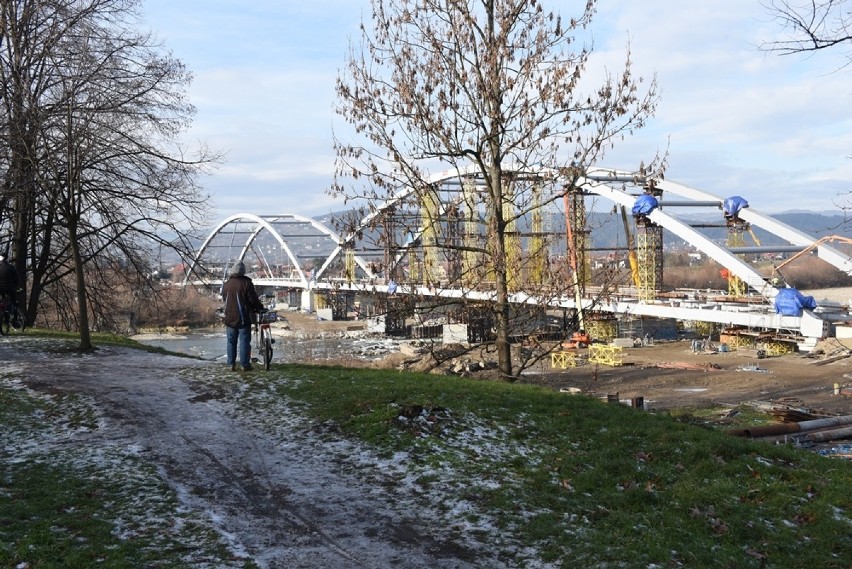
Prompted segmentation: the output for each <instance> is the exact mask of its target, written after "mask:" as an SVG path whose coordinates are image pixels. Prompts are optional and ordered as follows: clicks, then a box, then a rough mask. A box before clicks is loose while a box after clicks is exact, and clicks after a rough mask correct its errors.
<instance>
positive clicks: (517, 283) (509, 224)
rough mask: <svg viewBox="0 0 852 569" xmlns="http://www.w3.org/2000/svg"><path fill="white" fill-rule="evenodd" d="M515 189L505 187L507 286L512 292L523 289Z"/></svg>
mask: <svg viewBox="0 0 852 569" xmlns="http://www.w3.org/2000/svg"><path fill="white" fill-rule="evenodd" d="M514 199H515V188H514V184H513V183H512V182H506V183H505V184H504V185H503V211H502V213H503V221H504V223H505V224H506V229H505V237H506V239H505V247H506V286H507V287H508V289H509V290H510V291H517V290H519V289H520V288H521V283H522V282H523V279H522V278H521V236H520V235H519V234H518V223H517V220H516V219H515V218H516V216H517V214H516V213H515V201H514Z"/></svg>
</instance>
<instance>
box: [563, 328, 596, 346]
mask: <svg viewBox="0 0 852 569" xmlns="http://www.w3.org/2000/svg"><path fill="white" fill-rule="evenodd" d="M591 343H592V337H591V336H590V335H589V334H588V333H587V332H586V331H585V330H579V331H577V332H574V333H573V334H571V339H570V340H565V341H564V342H562V349H564V350H575V349H578V348H588V347H589V344H591Z"/></svg>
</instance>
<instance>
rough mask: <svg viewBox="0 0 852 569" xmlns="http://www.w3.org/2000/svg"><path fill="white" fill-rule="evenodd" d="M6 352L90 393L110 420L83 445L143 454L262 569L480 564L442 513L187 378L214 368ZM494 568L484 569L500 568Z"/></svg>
mask: <svg viewBox="0 0 852 569" xmlns="http://www.w3.org/2000/svg"><path fill="white" fill-rule="evenodd" d="M8 348H9V346H8V344H3V345H0V357H2V359H7V360H10V359H22V360H23V361H22V363H23V365H24V367H25V370H24V374H25V376H26V377H25V378H24V380H25V383H27V384H28V385H29V386H30V387H31V388H33V389H37V390H39V389H58V390H62V391H66V392H76V393H82V394H85V395H87V396H90V397H92V398H93V399H94V400H95V401H96V402H97V403H98V405H100V406H101V409H100V411H101V412H102V414H103V416H104V418H105V421H104V422H105V423H106V424H105V425H103V426H102V427H101V428H100V429H98V430H96V431H94V432H93V433H92V435H91V437H89V439H88V440H87V441H85V443H84V444H97V443H98V440H102V441H104V442H112V443H114V442H115V441H117V440H118V441H127V444H136V445H139V446H140V447H141V448H143V449H145V453H144V456H148V457H150V458H151V459H152V460H153V461H154V462H155V463H156V464H157V465H158V466H159V467H160V468H161V471H162V472H163V473H164V474H165V475H166V478H167V479H168V481H169V483H170V484H171V485H172V487H173V488H175V490H176V492H177V493H178V495H179V496H180V498H181V502H182V503H183V505H184V506H185V507H189V508H192V509H193V510H196V511H202V512H207V513H208V515H209V517H210V518H211V519H213V520H214V521H215V524H216V526H217V527H218V529H219V531H220V533H221V534H222V535H223V536H225V537H226V538H227V539H228V540H229V541H230V542H231V547H232V549H233V550H235V551H240V550H242V551H244V552H245V554H246V555H247V556H248V557H250V558H251V559H252V560H253V561H254V562H255V563H257V564H258V566H260V567H265V568H270V569H277V568H284V567H286V568H300V567H304V568H307V567H325V568H337V567H340V568H351V567H362V568H373V567H377V568H378V567H391V566H392V567H398V568H406V567H412V568H413V567H425V566H430V567H447V568H459V569H462V568H467V567H473V566H482V565H481V563H482V562H483V561H484V560H483V559H475V557H476V554H475V553H474V552H473V550H471V549H468V548H467V547H465V546H464V545H463V544H458V543H455V542H454V541H453V540H452V539H444V538H440V537H433V535H439V534H440V533H442V532H441V531H436V530H440V528H434V527H429V526H430V519H431V520H437V519H439V518H438V517H437V516H429V515H428V512H422V511H421V512H416V513H415V512H411V511H405V512H400V511H399V508H398V507H397V506H396V504H395V502H394V499H393V492H392V491H391V490H390V489H389V488H387V487H381V488H378V487H372V488H367V487H365V483H364V482H363V481H361V480H360V479H358V478H357V477H356V475H355V474H354V473H352V472H347V471H346V469H345V468H341V467H340V465H337V461H336V460H333V459H330V458H329V456H328V454H329V453H327V452H325V449H324V444H325V443H323V441H321V440H320V439H319V437H318V436H317V435H313V436H312V435H311V433H310V432H308V431H305V430H300V431H299V432H298V433H295V432H294V433H293V434H292V437H289V436H288V437H287V438H286V440H272V439H271V438H270V437H269V436H267V435H264V434H262V433H261V432H260V431H259V429H257V428H253V427H252V426H251V425H248V424H246V423H244V422H241V421H239V420H238V419H239V418H238V417H233V416H231V415H233V409H231V408H229V406H228V404H227V403H226V402H223V401H220V400H219V399H218V398H217V397H216V395H215V394H214V395H213V396H209V394H202V395H199V392H198V386H197V385H196V386H193V385H192V384H191V382H189V381H187V380H185V379H182V378H181V377H180V374H179V371H180V370H181V369H183V368H187V367H195V366H215V364H210V363H209V362H197V361H194V360H187V359H185V358H177V357H170V356H160V355H152V354H149V353H145V352H139V351H136V350H131V349H119V348H104V349H102V350H99V351H98V352H97V353H96V354H94V355H88V356H69V355H65V356H62V357H58V356H52V355H46V356H45V357H43V358H42V357H39V358H37V361H31V360H32V358H16V357H15V353H14V352H15V350H14V347H12V349H11V350H10V349H8ZM344 466H345V465H344ZM424 514H425V515H424ZM493 561H494V562H490V561H489V562H487V563H486V565H488V566H490V567H500V566H502V564H501V563H499V562H497V561H496V560H493Z"/></svg>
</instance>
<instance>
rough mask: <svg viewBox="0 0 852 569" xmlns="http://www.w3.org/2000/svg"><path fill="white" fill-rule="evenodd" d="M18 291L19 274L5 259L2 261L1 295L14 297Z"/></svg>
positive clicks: (0, 269) (0, 272) (0, 264)
mask: <svg viewBox="0 0 852 569" xmlns="http://www.w3.org/2000/svg"><path fill="white" fill-rule="evenodd" d="M17 290H18V272H17V271H16V270H15V267H14V266H13V265H12V264H11V263H10V262H9V261H6V260H5V259H4V260H3V261H0V295H4V296H6V295H8V296H14V295H15V293H16V292H17Z"/></svg>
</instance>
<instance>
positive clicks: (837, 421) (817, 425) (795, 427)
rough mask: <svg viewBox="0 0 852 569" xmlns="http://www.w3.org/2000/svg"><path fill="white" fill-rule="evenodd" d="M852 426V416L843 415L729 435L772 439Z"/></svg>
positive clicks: (759, 427) (760, 427)
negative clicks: (792, 434) (790, 434)
mask: <svg viewBox="0 0 852 569" xmlns="http://www.w3.org/2000/svg"><path fill="white" fill-rule="evenodd" d="M841 425H843V426H845V425H852V415H841V416H839V417H827V418H825V419H812V420H810V421H802V422H800V423H775V424H773V425H760V426H757V427H746V428H744V429H733V430H731V431H728V434H730V435H734V436H738V437H752V438H755V437H771V436H775V435H785V434H788V433H800V432H807V431H814V430H816V429H825V428H828V427H837V426H841Z"/></svg>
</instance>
